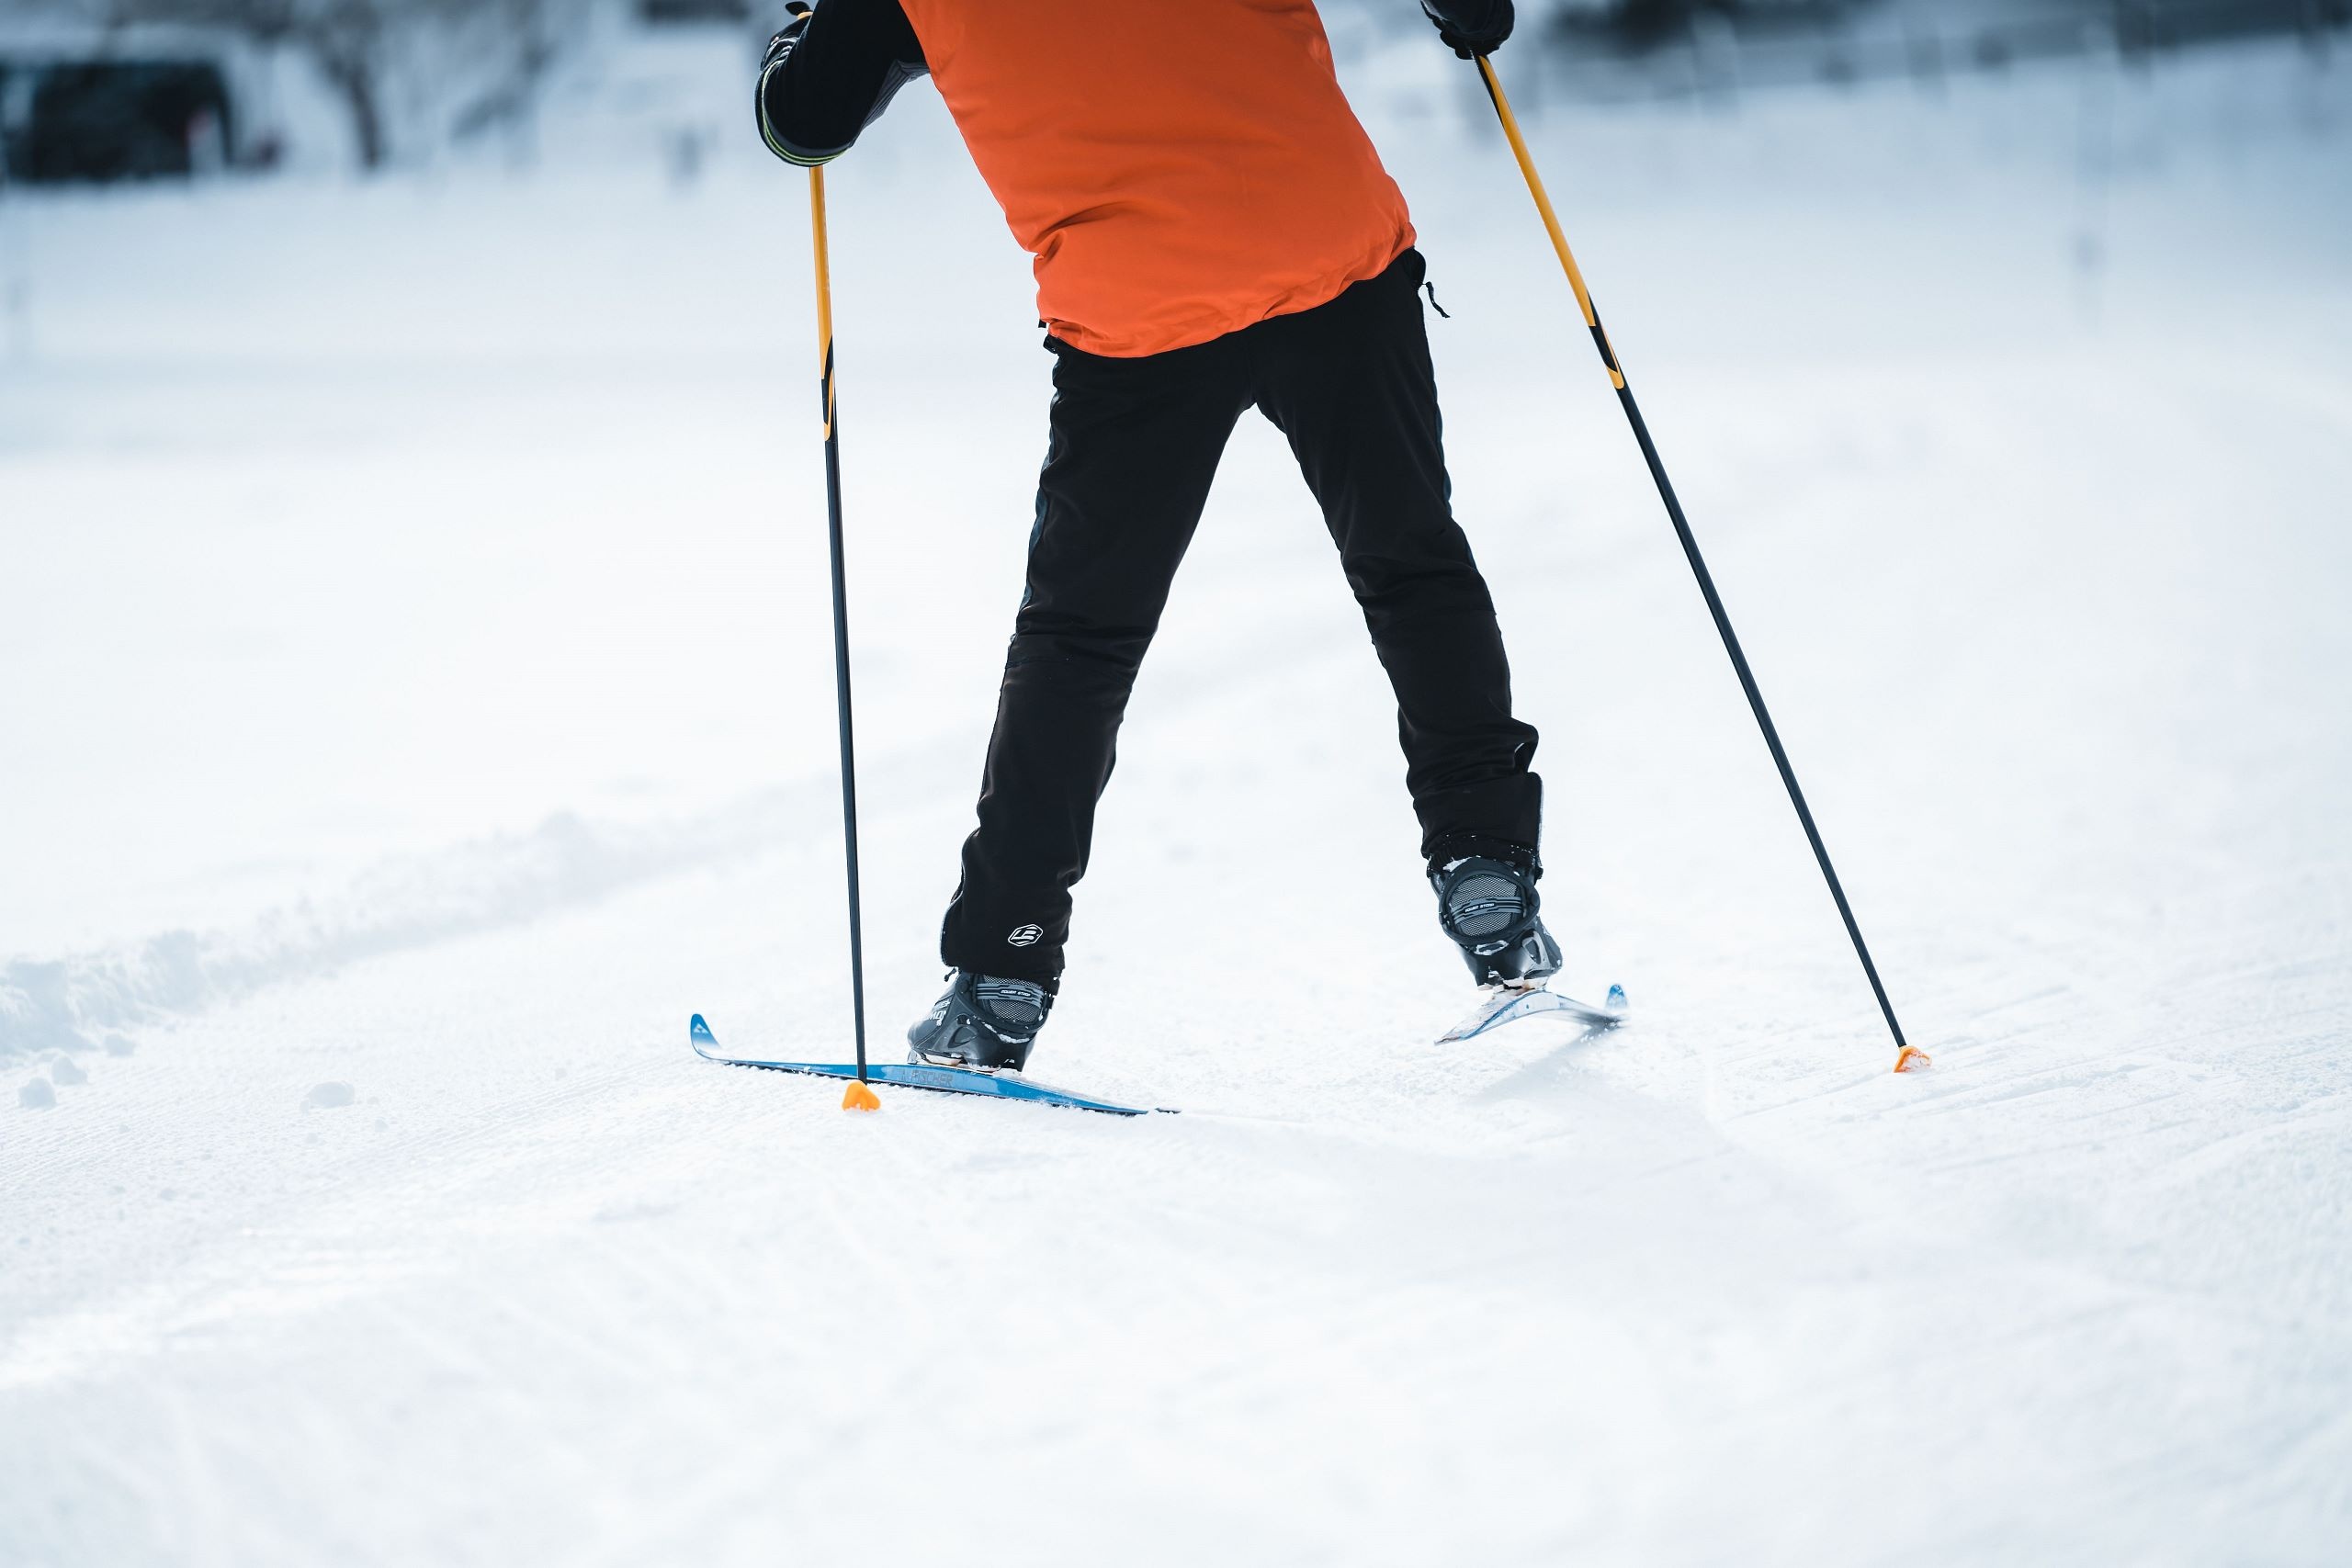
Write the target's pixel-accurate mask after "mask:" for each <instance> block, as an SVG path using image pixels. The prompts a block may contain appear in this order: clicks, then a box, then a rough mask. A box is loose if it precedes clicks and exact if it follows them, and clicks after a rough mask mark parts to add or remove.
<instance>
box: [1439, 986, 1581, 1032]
mask: <svg viewBox="0 0 2352 1568" xmlns="http://www.w3.org/2000/svg"><path fill="white" fill-rule="evenodd" d="M1540 1012H1558V1013H1566V1015H1567V1016H1568V1017H1569V1018H1571V1019H1573V1020H1575V1021H1577V1022H1578V1023H1581V1024H1583V1025H1585V1026H1586V1027H1587V1028H1589V1029H1614V1028H1616V1027H1617V1025H1619V1024H1621V1023H1623V1022H1624V1021H1625V987H1623V986H1611V987H1609V997H1608V999H1607V1000H1605V1001H1603V1002H1602V1003H1601V1004H1600V1006H1599V1007H1595V1006H1593V1005H1592V1004H1591V1003H1590V1002H1580V1001H1578V1000H1577V999H1576V998H1574V997H1564V996H1562V995H1560V994H1559V993H1558V992H1557V991H1547V990H1545V989H1544V987H1541V986H1496V987H1489V993H1488V995H1487V996H1486V997H1484V998H1481V999H1480V1001H1479V1003H1478V1005H1477V1007H1476V1009H1475V1010H1472V1012H1471V1014H1470V1016H1469V1017H1467V1018H1465V1019H1464V1020H1463V1021H1461V1022H1460V1023H1457V1024H1455V1025H1454V1026H1453V1028H1452V1029H1449V1030H1447V1031H1446V1032H1444V1033H1443V1034H1441V1035H1439V1036H1438V1037H1437V1043H1439V1044H1441V1045H1450V1044H1452V1043H1454V1042H1455V1041H1457V1040H1470V1039H1475V1038H1476V1037H1477V1036H1478V1035H1481V1034H1484V1033H1487V1032H1488V1031H1490V1030H1496V1029H1500V1028H1501V1027H1502V1026H1503V1025H1504V1024H1506V1023H1516V1022H1517V1021H1519V1020H1521V1019H1522V1018H1532V1017H1534V1016H1535V1015H1536V1014H1537V1013H1540Z"/></svg>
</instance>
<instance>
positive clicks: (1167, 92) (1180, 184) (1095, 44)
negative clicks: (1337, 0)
mask: <svg viewBox="0 0 2352 1568" xmlns="http://www.w3.org/2000/svg"><path fill="white" fill-rule="evenodd" d="M901 4H902V5H903V6H905V9H906V14H907V19H908V20H909V21H910V22H911V23H912V24H913V26H914V29H915V34H916V37H917V38H919V39H921V40H922V52H923V57H924V59H925V60H926V61H928V62H930V66H931V73H932V75H933V78H934V79H935V80H936V81H937V83H938V85H939V92H940V96H942V97H944V99H945V100H946V102H947V107H948V110H949V112H950V113H952V114H953V115H954V116H955V117H956V128H957V129H958V130H961V131H962V132H963V133H964V141H965V144H966V145H967V146H968V147H969V148H970V149H971V152H972V161H973V162H974V163H975V164H978V165H979V170H980V175H981V177H982V178H983V179H985V180H987V181H988V184H989V189H990V190H991V191H993V192H995V193H996V198H997V200H998V202H999V203H1001V205H1002V206H1003V208H1004V218H1005V221H1006V222H1007V223H1008V224H1010V225H1011V226H1012V233H1013V237H1014V238H1015V239H1017V240H1019V241H1020V242H1021V245H1022V248H1023V249H1024V250H1026V251H1028V252H1029V253H1030V254H1032V255H1034V256H1035V257H1036V274H1037V313H1038V314H1039V315H1040V316H1042V317H1043V318H1044V319H1045V322H1046V328H1047V329H1048V330H1049V331H1050V332H1052V333H1053V334H1054V336H1056V337H1057V338H1059V339H1060V340H1062V341H1063V342H1064V343H1067V344H1070V345H1071V346H1072V347H1075V348H1081V349H1084V350H1086V351H1087V352H1088V353H1091V354H1103V355H1114V356H1118V357H1123V358H1124V357H1134V356H1136V355H1146V354H1158V353H1160V352H1162V351H1164V350H1167V349H1171V348H1182V347H1185V346H1187V345H1189V344H1196V343H1205V342H1207V341H1208V340H1209V339H1211V338H1213V337H1218V336H1222V335H1223V334H1224V333H1229V332H1234V331H1236V330H1238V329H1239V328H1242V327H1246V326H1248V325H1250V323H1251V322H1253V321H1264V320H1265V319H1266V318H1267V317H1269V316H1281V315H1288V314H1291V313H1293V312H1295V311H1299V310H1311V309H1313V308H1314V307H1315V306H1317V305H1320V304H1322V303H1324V302H1325V301H1326V300H1329V299H1333V298H1335V297H1337V296H1338V295H1339V293H1340V291H1341V290H1342V289H1344V288H1347V287H1348V285H1350V284H1351V283H1355V282H1358V281H1360V280H1361V279H1363V278H1367V277H1371V276H1375V275H1376V274H1378V273H1379V272H1380V271H1381V270H1382V269H1383V268H1385V267H1386V266H1387V265H1388V264H1389V263H1390V262H1392V261H1395V260H1396V259H1397V256H1398V255H1400V254H1403V252H1404V251H1405V249H1406V247H1407V246H1408V245H1410V244H1411V243H1413V225H1412V220H1411V219H1410V218H1409V217H1408V215H1407V213H1406V210H1405V197H1404V195H1403V193H1401V192H1400V191H1398V190H1397V182H1396V181H1394V180H1392V179H1390V178H1389V177H1388V173H1387V171H1386V170H1385V169H1383V168H1382V167H1381V165H1380V155H1379V154H1378V153H1377V152H1374V150H1373V145H1372V141H1371V138H1369V137H1367V136H1366V135H1365V134H1364V132H1363V126H1362V125H1360V124H1358V123H1357V121H1356V117H1355V113H1354V111H1353V110H1352V109H1351V108H1350V107H1348V100H1347V98H1346V96H1344V95H1343V94H1341V92H1340V83H1339V79H1338V77H1337V76H1336V75H1335V74H1334V73H1333V72H1332V68H1331V48H1330V44H1329V41H1328V40H1327V39H1325V38H1324V36H1323V23H1322V19H1321V18H1320V17H1317V15H1316V12H1315V6H1314V5H1313V4H1312V0H986V3H982V0H901Z"/></svg>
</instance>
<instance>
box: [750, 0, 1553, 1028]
mask: <svg viewBox="0 0 2352 1568" xmlns="http://www.w3.org/2000/svg"><path fill="white" fill-rule="evenodd" d="M1421 8H1422V10H1423V12H1424V13H1425V14H1427V16H1428V17H1429V19H1430V21H1431V22H1432V23H1433V24H1435V26H1436V27H1437V28H1438V32H1439V35H1440V37H1441V38H1442V39H1443V40H1444V41H1445V43H1447V44H1448V45H1450V46H1451V47H1452V48H1453V50H1454V51H1455V52H1456V53H1457V54H1459V55H1461V56H1462V57H1463V58H1464V59H1467V58H1470V57H1471V56H1473V55H1483V54H1487V53H1489V52H1491V51H1494V50H1495V49H1497V48H1499V47H1500V46H1501V44H1502V43H1503V41H1504V40H1505V39H1508V38H1509V37H1510V31H1511V23H1512V7H1511V0H1421ZM925 74H929V75H930V76H931V77H933V80H934V81H935V82H936V83H937V85H938V87H939V91H940V95H941V96H942V97H943V98H944V100H945V101H946V104H947V107H948V110H949V112H950V113H951V114H952V115H953V116H954V117H955V120H956V127H957V129H958V130H961V131H962V132H963V136H964V141H965V143H966V144H967V146H968V147H969V148H970V150H971V153H972V158H973V161H974V162H975V163H976V164H978V166H979V171H980V174H981V176H982V177H983V178H984V179H985V180H986V181H987V182H988V185H989V189H990V190H991V191H993V192H994V193H995V195H996V197H997V199H998V201H999V202H1000V203H1001V205H1002V207H1003V208H1004V214H1005V220H1006V221H1007V223H1008V224H1009V225H1010V226H1011V227H1012V232H1013V235H1014V237H1015V238H1016V239H1017V240H1019V241H1020V243H1021V244H1022V247H1023V249H1025V250H1027V251H1028V252H1029V253H1030V254H1032V255H1033V256H1035V258H1036V260H1035V272H1036V277H1037V313H1038V315H1039V316H1040V317H1041V318H1042V321H1041V324H1042V325H1043V326H1044V327H1045V329H1046V348H1047V349H1049V350H1050V351H1051V352H1052V353H1053V355H1054V357H1055V365H1054V397H1053V401H1052V405H1051V408H1050V410H1049V412H1048V426H1049V430H1048V442H1047V446H1046V461H1045V467H1044V468H1043V470H1042V471H1041V473H1040V474H1039V476H1038V485H1037V506H1036V517H1035V525H1034V527H1033V528H1032V531H1031V534H1030V543H1029V560H1028V578H1027V591H1026V592H1025V593H1024V594H1023V599H1022V602H1021V607H1020V611H1019V613H1018V615H1016V616H1015V618H1014V622H1013V632H1012V646H1011V649H1010V650H1009V652H1008V654H1007V657H1006V660H1005V671H1004V680H1003V683H1002V686H1001V689H1000V694H999V698H998V705H997V716H996V728H995V732H994V733H993V734H992V735H991V736H990V738H989V750H988V760H987V766H986V771H985V773H984V774H983V776H982V782H981V786H980V799H979V824H978V827H977V828H976V829H974V830H973V832H972V834H971V836H970V838H969V839H967V840H966V842H965V845H964V852H963V880H962V883H961V885H960V886H958V887H957V889H956V896H955V898H954V900H953V901H952V902H951V903H950V904H949V906H948V908H947V915H946V919H945V920H944V923H943V926H942V928H941V932H940V956H941V958H942V960H943V961H944V963H945V964H947V965H948V966H949V967H950V968H951V969H952V971H953V974H952V976H951V977H950V983H949V986H948V988H947V991H946V994H945V995H944V996H942V997H941V998H939V1001H938V1003H937V1005H936V1006H934V1007H933V1009H932V1010H931V1013H930V1016H929V1017H927V1018H925V1019H923V1020H922V1021H920V1022H918V1023H917V1024H916V1025H915V1026H914V1027H913V1029H911V1030H910V1031H909V1032H908V1039H909V1042H910V1060H913V1061H917V1062H929V1063H933V1064H934V1065H940V1066H957V1067H967V1068H977V1069H979V1070H983V1071H999V1070H1001V1071H1012V1072H1018V1071H1020V1070H1021V1069H1022V1068H1023V1066H1025V1064H1026V1063H1027V1061H1028V1058H1029V1054H1030V1050H1031V1047H1032V1046H1033V1044H1034V1043H1035V1040H1036V1036H1037V1032H1038V1030H1039V1028H1040V1027H1041V1026H1042V1025H1043V1024H1044V1022H1045V1021H1046V1014H1047V1013H1048V1011H1049V1010H1051V1008H1052V1006H1053V1000H1054V997H1055V995H1056V994H1057V991H1058V989H1059V987H1060V982H1061V974H1062V954H1063V947H1064V943H1065V942H1067V940H1068V937H1069V913H1070V888H1071V886H1072V885H1074V884H1075V883H1076V882H1077V881H1078V880H1079V878H1080V876H1081V875H1083V874H1085V871H1086V863H1087V854H1088V851H1089V847H1090V844H1091V839H1092V834H1093V827H1094V807H1095V803H1096V801H1097V800H1098V799H1099V798H1100V797H1101V795H1102V793H1103V786H1104V785H1105V784H1107V783H1108V781H1109V779H1110V775H1111V765H1112V760H1113V753H1114V743H1115V740H1116V738H1117V734H1118V728H1119V722H1120V718H1121V716H1122V715H1123V714H1124V713H1125V709H1126V703H1127V694H1128V692H1129V690H1130V688H1131V687H1132V686H1133V684H1134V682H1135V677H1136V670H1137V668H1138V667H1139V666H1140V664H1141V662H1142V660H1143V655H1144V650H1145V649H1146V648H1147V647H1148V645H1149V643H1150V641H1151V636H1152V633H1153V631H1154V629H1155V628H1156V627H1157V626H1158V625H1159V615H1160V611H1161V608H1162V606H1163V605H1164V604H1166V602H1167V596H1168V591H1169V586H1170V581H1172V580H1173V578H1174V576H1175V572H1176V567H1177V564H1178V562H1179V561H1180V560H1181V559H1182V556H1183V553H1184V548H1185V546H1186V545H1187V544H1188V543H1189V542H1190V540H1191V538H1192V535H1193V527H1194V526H1195V525H1196V524H1197V523H1198V522H1199V520H1200V515H1201V510H1202V507H1203V505H1204V502H1206V499H1207V495H1208V490H1209V481H1210V479H1212V477H1213V476H1214V475H1215V473H1216V465H1217V460H1218V457H1219V456H1220V455H1221V453H1222V452H1223V449H1224V446H1225V443H1226V440H1227V437H1228V436H1229V435H1230V434H1231V433H1232V431H1233V428H1234V425H1235V424H1236V423H1237V422H1238V420H1239V418H1240V416H1241V415H1242V413H1243V412H1246V411H1247V410H1249V409H1250V407H1251V406H1253V405H1254V406H1256V407H1257V408H1258V409H1259V410H1260V412H1262V413H1264V414H1265V416H1266V417H1267V418H1268V419H1270V420H1272V422H1273V423H1274V425H1275V426H1276V427H1277V428H1278V429H1280V430H1281V431H1282V432H1283V434H1284V435H1285V436H1286V437H1287V438H1288V439H1289V442H1290V446H1291V450H1292V452H1293V453H1294V454H1295V456H1296V457H1297V459H1298V463H1299V468H1300V469H1301V471H1302V472H1303V473H1304V474H1305V476H1306V482H1307V484H1308V486H1309V488H1310V489H1311V490H1312V491H1314V493H1315V496H1316V499H1317V502H1318V503H1319V504H1320V505H1321V507H1322V509H1323V514H1324V520H1325V522H1326V524H1327V525H1329V529H1330V532H1331V536H1332V538H1333V540H1334V541H1335V542H1336V543H1337V544H1338V546H1339V548H1340V562H1341V566H1342V568H1343V570H1345V572H1346V574H1347V579H1348V583H1349V585H1350V587H1351V588H1352V589H1353V590H1354V592H1355V595H1356V599H1357V601H1358V603H1359V604H1361V606H1362V607H1363V615H1364V620H1365V623H1366V625H1367V626H1368V627H1369V628H1370V630H1371V633H1372V640H1373V644H1374V649H1376V650H1377V652H1378V654H1379V657H1380V660H1381V663H1382V665H1383V666H1384V667H1385V669H1386V671H1387V672H1388V678H1389V682H1390V684H1391V686H1392V687H1393V688H1394V690H1395V692H1396V695H1397V730H1398V738H1399V739H1400V741H1401V742H1402V744H1403V748H1404V751H1405V758H1406V774H1405V782H1406V786H1407V788H1408V790H1409V792H1410V793H1411V795H1412V798H1413V807H1414V810H1415V812H1416V814H1417V815H1418V816H1419V820H1420V826H1421V843H1420V849H1421V854H1422V857H1423V860H1424V862H1425V863H1426V866H1427V870H1428V874H1429V877H1430V884H1431V886H1433V887H1434V888H1435V889H1436V892H1437V899H1438V916H1439V921H1440V924H1441V925H1442V928H1443V929H1444V931H1445V932H1446V934H1447V935H1448V936H1450V937H1452V938H1453V941H1454V942H1456V943H1457V944H1458V945H1459V946H1460V947H1461V949H1462V953H1463V956H1464V959H1465V960H1466V961H1467V962H1468V964H1469V966H1470V971H1471V973H1472V975H1473V976H1476V979H1477V981H1478V983H1479V984H1480V985H1481V986H1499V987H1535V986H1540V985H1541V984H1542V983H1543V982H1544V980H1545V979H1546V978H1548V977H1549V976H1552V975H1554V974H1555V973H1556V972H1557V971H1558V969H1559V967H1560V949H1559V946H1558V944H1557V943H1555V942H1554V941H1553V939H1552V936H1551V933H1550V932H1549V931H1546V930H1545V929H1544V923H1543V921H1542V920H1541V919H1538V918H1537V907H1538V901H1537V897H1536V886H1535V885H1536V879H1537V878H1538V877H1539V876H1540V875H1541V874H1542V867H1541V863H1540V861H1539V859H1538V857H1537V847H1538V837H1539V826H1540V820H1541V808H1542V783H1541V781H1540V780H1539V779H1538V777H1537V776H1536V774H1534V773H1532V772H1530V771H1529V765H1530V762H1531V761H1532V758H1533V756H1534V752H1535V742H1536V736H1535V730H1534V729H1533V728H1532V726H1530V725H1528V724H1526V723H1524V722H1522V721H1521V720H1519V719H1517V718H1514V717H1513V716H1512V715H1511V710H1510V670H1509V667H1508V665H1507V663H1506V661H1505V660H1504V656H1503V644H1502V635H1501V632H1500V629H1499V628H1498V626H1497V624H1496V620H1495V611H1494V603H1493V600H1492V599H1491V598H1490V597H1489V595H1488V593H1487V584H1486V581H1485V580H1484V579H1483V578H1481V577H1480V576H1479V573H1478V569H1477V566H1476V563H1475V562H1474V561H1473V560H1472V558H1471V554H1470V547H1469V543H1468V541H1467V540H1466V539H1465V538H1464V536H1463V533H1462V529H1461V527H1460V526H1459V525H1457V524H1456V523H1455V522H1454V520H1453V511H1452V508H1451V505H1450V503H1449V499H1448V497H1449V485H1448V482H1447V479H1446V473H1445V461H1444V456H1443V453H1442V449H1441V445H1440V440H1439V422H1438V405H1437V386H1436V381H1435V378H1434V376H1433V375H1432V372H1431V370H1430V354H1429V344H1428V340H1427V338H1426V336H1425V335H1424V332H1423V324H1422V321H1421V311H1420V289H1421V287H1422V283H1423V275H1424V265H1423V262H1422V259H1421V255H1420V253H1419V252H1418V251H1417V250H1415V249H1414V248H1413V241H1414V234H1413V226H1412V223H1411V221H1410V220H1409V218H1408V216H1407V213H1406V209H1405V199H1404V197H1403V195H1402V194H1401V193H1400V192H1399V191H1398V190H1397V185H1396V182H1395V181H1393V180H1391V179H1390V178H1389V176H1388V175H1387V172H1386V171H1385V169H1384V168H1383V167H1382V166H1381V163H1380V158H1379V154H1378V153H1377V152H1374V149H1373V145H1372V141H1371V140H1370V138H1369V137H1367V136H1366V135H1365V134H1364V131H1363V127H1362V126H1361V125H1359V124H1358V123H1357V120H1356V118H1355V114H1354V111H1353V110H1352V109H1351V108H1350V107H1349V106H1348V102H1347V99H1346V97H1345V96H1343V95H1342V94H1341V92H1340V85H1339V81H1338V79H1337V77H1336V75H1335V74H1334V73H1333V69H1332V64H1331V53H1330V47H1329V43H1328V42H1327V41H1326V39H1325V37H1324V33H1323V25H1322V21H1321V19H1320V17H1318V16H1317V13H1316V10H1315V6H1314V5H1313V3H1312V0H1187V3H1185V4H1181V5H1180V4H1177V3H1175V0H1114V3H1111V4H1105V3H1104V0H990V3H989V4H986V5H982V4H978V3H976V0H823V3H822V4H821V5H820V6H817V7H816V9H814V10H813V11H802V12H800V13H799V14H798V15H797V16H796V17H794V19H793V20H792V21H791V23H790V24H789V25H787V26H786V28H784V30H783V31H781V32H779V33H777V34H776V35H775V38H774V39H771V40H770V41H769V44H768V48H767V51H766V55H765V58H764V60H763V64H762V68H761V72H760V79H759V86H758V92H757V103H758V115H759V122H760V130H761V134H762V135H763V138H764V139H765V140H766V142H767V145H768V147H769V149H770V150H771V151H772V152H775V154H776V155H777V156H778V157H780V158H783V159H785V160H786V161H787V162H790V163H794V164H803V165H810V164H824V163H827V162H830V161H831V160H832V159H834V158H837V157H839V156H840V155H841V154H842V153H843V152H847V151H848V150H849V148H850V146H851V144H852V143H853V142H854V141H856V140H857V137H858V135H859V133H860V132H861V131H863V130H864V129H865V127H866V126H867V125H869V124H871V123H872V122H873V121H874V119H875V118H876V117H878V116H879V115H880V114H881V113H882V111H883V109H884V108H885V107H887V106H888V103H889V102H890V99H891V97H892V96H894V95H895V94H896V93H897V92H898V90H899V88H900V87H902V86H904V85H906V84H907V83H908V82H910V81H912V80H913V79H914V78H916V77H918V76H922V75H925Z"/></svg>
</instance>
